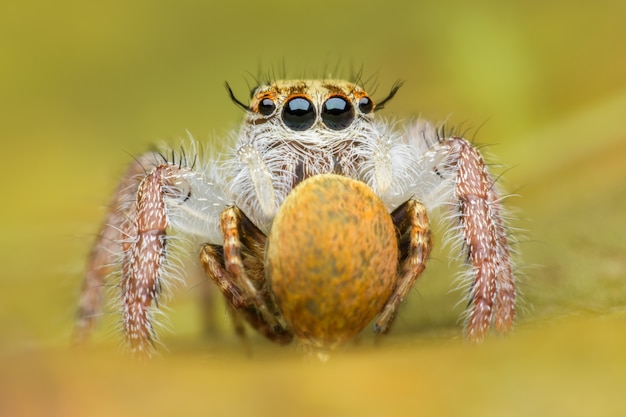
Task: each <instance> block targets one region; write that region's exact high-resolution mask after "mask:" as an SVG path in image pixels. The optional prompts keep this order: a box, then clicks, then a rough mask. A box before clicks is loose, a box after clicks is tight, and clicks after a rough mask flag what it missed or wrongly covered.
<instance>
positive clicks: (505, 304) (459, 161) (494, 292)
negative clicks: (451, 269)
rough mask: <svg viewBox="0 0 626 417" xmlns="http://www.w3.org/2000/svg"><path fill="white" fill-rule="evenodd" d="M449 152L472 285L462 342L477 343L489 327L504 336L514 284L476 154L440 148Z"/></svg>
mask: <svg viewBox="0 0 626 417" xmlns="http://www.w3.org/2000/svg"><path fill="white" fill-rule="evenodd" d="M443 144H444V145H445V146H448V147H449V148H450V149H451V152H450V154H451V155H454V159H453V160H452V161H451V162H450V166H451V168H453V170H455V171H456V172H457V178H456V186H455V194H456V199H457V201H458V203H459V211H460V222H461V226H462V227H461V229H462V231H463V239H464V241H465V244H466V246H467V251H468V259H469V261H470V263H471V265H472V270H473V283H472V289H471V295H470V297H471V299H470V303H471V305H472V308H471V311H470V314H469V318H468V321H467V337H468V339H469V340H472V341H480V340H482V339H483V338H484V337H485V335H486V333H487V331H488V330H489V327H490V326H491V323H492V322H493V323H495V326H496V329H497V330H498V331H500V332H505V331H508V330H509V329H510V328H511V327H512V325H513V320H514V318H515V281H514V277H513V272H512V265H511V255H510V246H509V241H508V238H507V235H506V227H505V225H504V221H503V219H502V215H501V206H500V198H499V196H498V195H497V193H496V191H495V189H494V181H493V180H492V179H491V177H490V176H489V173H488V172H487V169H486V167H485V162H484V160H483V158H482V156H481V155H480V153H479V152H478V151H477V150H476V149H475V148H474V147H473V146H471V145H470V144H469V143H468V142H467V141H466V140H464V139H461V138H452V139H448V140H446V141H444V142H443Z"/></svg>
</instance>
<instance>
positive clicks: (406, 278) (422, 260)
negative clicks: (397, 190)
mask: <svg viewBox="0 0 626 417" xmlns="http://www.w3.org/2000/svg"><path fill="white" fill-rule="evenodd" d="M391 216H392V218H393V221H394V224H395V226H396V229H397V230H398V237H399V239H398V241H400V242H402V236H403V235H404V233H405V232H406V231H407V230H408V242H407V247H406V248H402V247H401V248H400V253H401V255H400V258H401V264H400V270H399V271H398V278H397V281H396V285H395V287H394V290H393V292H392V293H391V296H390V297H389V299H388V300H387V303H386V304H385V306H384V307H383V310H382V312H381V313H380V315H379V316H378V319H377V320H376V322H375V323H374V331H375V332H376V333H382V334H384V333H387V332H388V331H389V330H390V329H391V325H392V324H393V321H394V319H395V317H396V312H397V310H398V307H399V306H400V304H401V303H402V301H403V300H404V298H405V297H406V295H407V294H408V292H409V290H410V289H411V287H412V286H413V284H414V283H415V281H416V280H417V278H418V277H419V276H420V274H421V273H422V272H423V271H424V268H425V267H426V261H427V259H428V255H429V254H430V251H431V249H432V237H431V232H430V226H429V222H428V214H427V213H426V207H424V205H423V204H422V203H420V202H419V201H417V200H415V199H410V200H408V201H407V202H406V203H404V204H402V205H401V206H400V207H398V208H397V209H396V210H394V212H393V213H392V214H391Z"/></svg>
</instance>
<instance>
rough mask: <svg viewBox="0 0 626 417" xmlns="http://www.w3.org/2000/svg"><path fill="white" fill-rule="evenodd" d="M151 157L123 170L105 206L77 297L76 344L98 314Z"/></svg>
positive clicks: (135, 162)
mask: <svg viewBox="0 0 626 417" xmlns="http://www.w3.org/2000/svg"><path fill="white" fill-rule="evenodd" d="M155 160H156V159H155V157H154V155H153V154H151V153H149V154H145V155H142V156H141V157H139V158H137V159H136V160H135V161H134V162H133V163H132V164H131V165H130V166H129V168H128V169H127V171H126V173H125V174H124V177H123V180H122V182H121V183H120V185H119V186H118V188H117V190H116V192H115V194H114V197H113V199H112V201H111V204H110V206H109V211H108V213H107V216H106V219H105V221H104V224H103V226H102V229H101V231H100V234H99V235H98V238H97V239H96V243H95V245H94V247H93V249H92V250H91V253H90V255H89V260H88V262H87V268H86V272H85V280H84V281H83V286H82V290H81V294H80V300H79V307H78V320H77V322H76V328H75V333H74V341H75V342H76V343H81V342H84V341H85V340H86V339H87V338H88V337H89V335H90V334H91V332H92V330H93V328H94V327H95V324H96V321H97V320H98V318H99V316H100V314H101V313H102V304H103V298H104V297H103V295H104V294H103V293H104V289H105V287H106V286H107V285H108V282H107V281H108V279H109V278H110V276H111V275H112V274H113V273H114V271H115V269H116V268H115V264H116V263H117V261H118V260H119V259H118V258H119V253H120V252H121V246H120V245H121V241H122V240H123V239H124V236H123V233H122V227H123V224H124V223H125V222H126V221H127V219H128V215H129V210H130V209H131V207H132V202H133V201H134V200H135V197H136V195H137V189H138V187H139V183H140V182H141V180H142V179H143V178H144V177H145V175H146V170H149V169H151V168H153V167H154V161H155Z"/></svg>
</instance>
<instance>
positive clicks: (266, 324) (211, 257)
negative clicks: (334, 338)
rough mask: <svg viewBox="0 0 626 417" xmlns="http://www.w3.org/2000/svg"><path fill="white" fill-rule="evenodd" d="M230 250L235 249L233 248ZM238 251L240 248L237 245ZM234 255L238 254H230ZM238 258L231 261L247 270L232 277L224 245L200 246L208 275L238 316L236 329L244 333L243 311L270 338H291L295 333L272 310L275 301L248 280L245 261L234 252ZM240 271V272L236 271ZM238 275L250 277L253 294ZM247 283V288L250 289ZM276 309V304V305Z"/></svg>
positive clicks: (283, 339)
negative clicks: (228, 269)
mask: <svg viewBox="0 0 626 417" xmlns="http://www.w3.org/2000/svg"><path fill="white" fill-rule="evenodd" d="M232 239H235V241H234V243H232V242H231V244H234V245H235V246H239V245H240V244H241V242H240V241H239V240H237V239H236V238H234V237H232ZM230 250H231V253H232V251H233V249H232V248H231V249H230ZM236 251H239V249H236ZM231 256H235V255H231ZM235 257H236V258H237V259H231V261H230V263H231V264H232V263H237V264H238V268H240V271H242V272H243V274H245V275H244V276H241V275H239V276H238V277H237V278H233V277H232V276H231V273H229V271H227V269H226V267H225V263H226V262H225V256H224V248H223V247H221V246H217V245H204V246H203V247H202V249H201V250H200V262H201V263H202V266H203V267H204V270H205V271H206V273H207V275H208V276H209V277H210V278H211V279H212V280H213V281H214V282H215V283H216V284H217V286H218V288H219V289H220V291H221V292H222V294H223V295H224V297H225V298H226V300H227V301H228V303H229V305H230V306H231V307H232V309H233V310H234V311H233V313H234V314H233V317H234V320H235V330H237V332H238V333H240V332H241V334H243V327H241V326H238V321H237V316H236V315H237V314H241V316H242V317H243V318H245V319H246V321H247V322H248V323H249V324H250V325H251V326H252V327H253V328H255V329H256V330H257V331H258V332H259V333H261V334H262V335H264V336H265V337H267V338H268V339H270V340H272V341H274V342H276V343H279V344H287V343H289V342H291V340H292V338H293V335H292V333H291V332H290V331H289V330H288V329H286V328H285V327H283V326H282V325H280V324H278V321H277V319H276V317H275V315H274V314H275V313H274V312H270V306H271V305H273V301H272V302H271V303H270V300H269V299H268V298H266V297H263V293H262V292H260V291H259V290H257V289H256V286H255V285H254V284H253V283H252V282H250V281H249V278H248V277H247V274H246V272H245V269H244V267H243V261H242V260H241V257H240V255H236V256H235ZM231 270H235V271H236V270H237V268H231ZM237 273H239V272H237ZM238 279H247V280H248V281H249V286H250V287H252V288H253V291H254V295H251V296H249V295H248V294H247V293H246V292H245V291H244V290H242V289H241V288H240V287H239V285H240V284H239V281H238ZM250 287H248V290H250ZM273 310H275V308H274V309H273ZM263 311H265V314H267V315H270V317H271V318H272V319H273V321H272V322H270V321H268V320H267V319H266V315H265V314H264V313H263Z"/></svg>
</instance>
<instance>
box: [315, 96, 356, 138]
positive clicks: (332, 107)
mask: <svg viewBox="0 0 626 417" xmlns="http://www.w3.org/2000/svg"><path fill="white" fill-rule="evenodd" d="M322 120H323V121H324V124H325V125H326V126H327V127H328V128H329V129H332V130H343V129H345V128H347V127H348V126H350V125H351V124H352V121H353V120H354V108H353V107H352V104H351V103H350V102H349V101H348V100H347V99H345V98H343V97H331V98H329V99H328V100H326V102H325V103H324V106H323V107H322Z"/></svg>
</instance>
